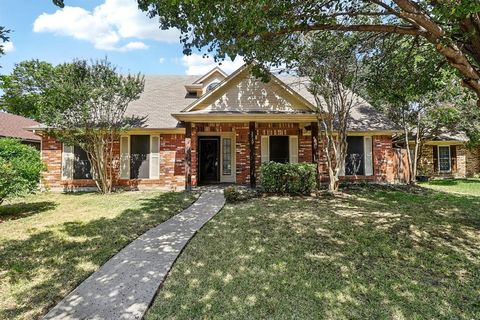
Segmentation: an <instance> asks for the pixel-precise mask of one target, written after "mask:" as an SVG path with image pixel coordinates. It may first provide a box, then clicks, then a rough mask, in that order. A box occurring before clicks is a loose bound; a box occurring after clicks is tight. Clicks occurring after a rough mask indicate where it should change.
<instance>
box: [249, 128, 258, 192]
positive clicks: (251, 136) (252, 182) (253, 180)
mask: <svg viewBox="0 0 480 320" xmlns="http://www.w3.org/2000/svg"><path fill="white" fill-rule="evenodd" d="M248 127H249V134H248V140H249V142H250V186H251V187H252V188H255V187H256V185H257V177H256V168H255V162H256V161H255V160H256V152H255V138H256V137H255V136H256V130H255V122H250V123H249V124H248Z"/></svg>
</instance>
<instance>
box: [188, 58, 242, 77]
mask: <svg viewBox="0 0 480 320" xmlns="http://www.w3.org/2000/svg"><path fill="white" fill-rule="evenodd" d="M182 63H183V65H184V66H185V67H186V70H185V73H186V74H188V75H201V74H205V73H207V72H208V71H210V70H212V69H213V68H215V67H216V66H219V67H220V69H222V70H223V71H225V72H226V73H232V72H233V71H235V70H237V69H238V68H240V67H241V66H242V65H243V64H244V62H243V58H242V57H237V58H235V60H233V61H232V60H231V59H226V60H225V61H222V62H221V64H220V63H216V62H215V61H214V60H213V58H212V57H209V58H204V57H203V55H201V54H196V53H193V54H192V55H190V56H183V58H182Z"/></svg>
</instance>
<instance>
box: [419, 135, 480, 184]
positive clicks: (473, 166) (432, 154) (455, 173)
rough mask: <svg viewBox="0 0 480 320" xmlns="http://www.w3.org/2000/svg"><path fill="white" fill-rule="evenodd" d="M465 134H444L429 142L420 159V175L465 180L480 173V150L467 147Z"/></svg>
mask: <svg viewBox="0 0 480 320" xmlns="http://www.w3.org/2000/svg"><path fill="white" fill-rule="evenodd" d="M467 143H468V138H467V137H466V136H465V135H463V134H449V133H442V134H440V135H439V136H438V137H437V138H435V139H433V140H430V141H428V142H427V143H425V145H424V146H423V148H422V152H421V155H420V157H419V164H418V169H419V170H418V174H419V175H423V176H429V177H445V178H447V177H454V178H465V177H471V176H473V175H475V174H478V173H480V150H479V149H478V148H477V149H474V150H472V149H470V148H468V147H467Z"/></svg>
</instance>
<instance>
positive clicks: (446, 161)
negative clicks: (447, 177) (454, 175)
mask: <svg viewBox="0 0 480 320" xmlns="http://www.w3.org/2000/svg"><path fill="white" fill-rule="evenodd" d="M438 167H439V171H440V172H450V171H451V159H450V146H438Z"/></svg>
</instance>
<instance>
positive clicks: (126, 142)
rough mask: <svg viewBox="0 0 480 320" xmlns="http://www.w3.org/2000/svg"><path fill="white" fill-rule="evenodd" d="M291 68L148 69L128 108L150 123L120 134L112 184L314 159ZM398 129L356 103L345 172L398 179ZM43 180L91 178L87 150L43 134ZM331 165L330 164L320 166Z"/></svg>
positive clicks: (206, 177) (194, 177) (311, 115)
mask: <svg viewBox="0 0 480 320" xmlns="http://www.w3.org/2000/svg"><path fill="white" fill-rule="evenodd" d="M293 80H295V79H293V78H292V77H276V76H272V77H271V80H270V82H268V83H263V82H261V81H260V80H258V79H256V78H255V77H253V76H251V75H250V72H249V67H248V66H243V67H241V68H239V69H238V70H237V71H235V72H233V73H232V74H231V75H227V74H225V73H224V72H223V71H222V70H221V69H219V68H214V69H213V70H211V71H210V72H209V73H207V74H206V75H204V76H201V77H195V76H147V77H146V82H145V90H144V92H143V94H142V95H141V98H140V99H139V100H137V101H134V102H132V103H131V105H129V107H128V110H127V114H129V115H138V116H147V117H148V118H147V121H146V123H145V125H144V126H143V127H141V128H134V129H131V130H129V131H128V132H125V133H124V134H123V135H122V136H121V137H120V139H119V141H116V142H115V145H114V148H115V150H116V154H117V157H116V161H114V163H113V166H114V172H115V176H116V179H115V182H114V183H115V185H116V186H119V187H127V186H129V187H132V188H148V187H150V188H159V189H177V190H178V189H183V188H187V189H188V188H190V187H192V186H197V185H199V184H206V183H236V184H243V185H255V183H256V181H257V177H258V173H259V167H260V165H261V163H262V162H266V161H279V162H314V161H315V158H316V157H320V160H321V161H322V163H323V156H322V152H321V151H320V149H321V148H319V147H318V144H319V143H321V141H318V125H317V121H316V119H317V118H316V115H315V111H314V109H315V108H314V105H315V102H314V99H313V97H312V96H311V95H310V94H309V93H308V91H307V90H306V89H305V88H304V87H303V86H302V85H300V84H298V81H297V83H296V84H295V81H293ZM397 132H398V131H397V130H396V128H395V125H393V124H391V123H389V122H388V121H387V120H386V119H385V118H384V117H382V115H380V114H379V113H377V112H376V111H375V110H374V109H373V108H372V107H371V106H370V105H369V104H368V103H367V102H363V101H362V103H361V105H360V106H358V107H356V108H355V109H354V110H353V112H352V121H351V125H350V127H349V131H348V134H349V138H348V142H349V147H348V156H347V158H348V159H352V160H347V161H346V163H345V168H344V170H343V171H344V176H343V177H342V179H355V180H369V181H377V182H387V183H394V182H398V181H402V180H403V179H404V176H405V175H406V174H408V173H405V169H406V168H407V166H406V163H405V161H406V160H405V159H406V157H405V154H404V153H402V152H401V151H399V150H397V149H394V148H393V145H392V136H393V135H394V134H395V133H397ZM42 158H43V160H44V161H45V163H46V164H47V167H48V171H47V172H46V173H45V174H44V184H45V186H46V187H47V188H50V189H59V190H70V189H80V188H85V187H91V186H94V182H93V180H92V179H91V173H90V167H89V164H88V161H87V160H86V155H85V153H84V152H83V151H82V150H81V149H80V148H79V147H76V146H67V145H62V144H61V143H59V142H58V141H56V140H54V139H53V138H51V137H48V136H42ZM320 169H321V172H323V174H325V165H324V164H323V165H321V166H320Z"/></svg>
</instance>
